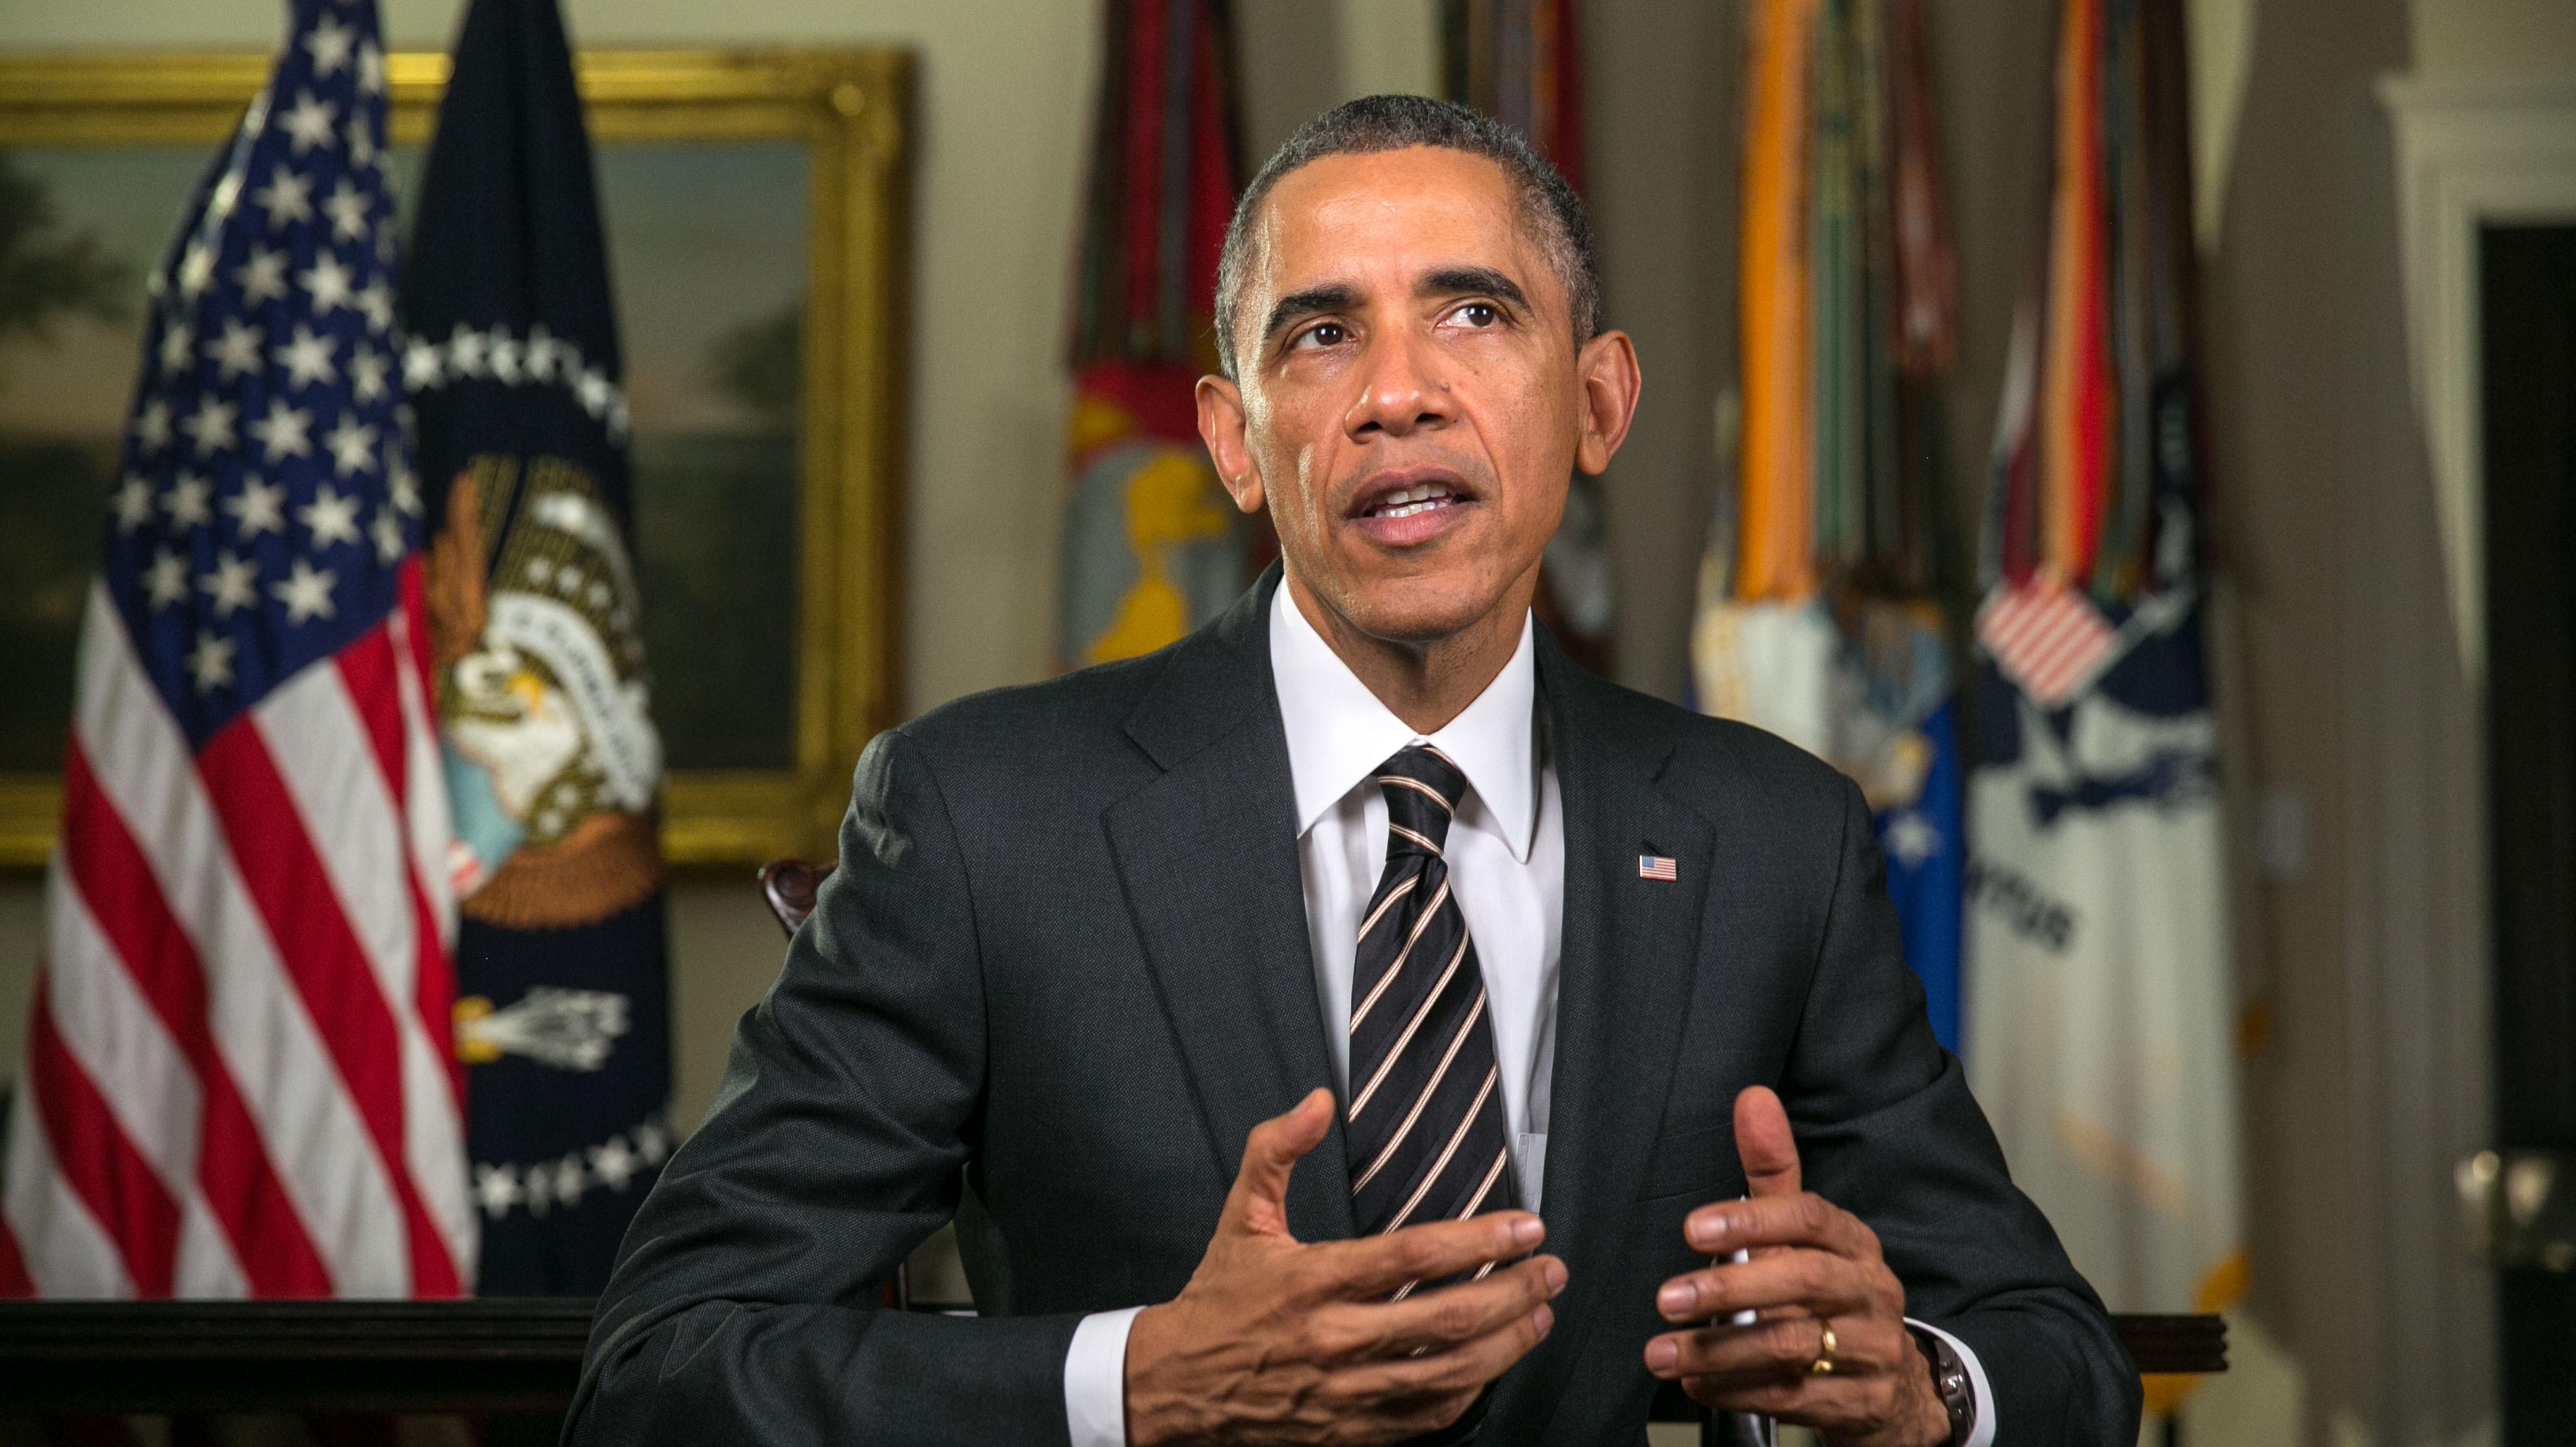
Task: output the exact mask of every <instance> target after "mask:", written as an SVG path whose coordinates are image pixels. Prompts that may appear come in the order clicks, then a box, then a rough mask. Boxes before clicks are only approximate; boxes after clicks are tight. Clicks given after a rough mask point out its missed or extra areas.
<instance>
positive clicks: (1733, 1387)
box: [1646, 1085, 1950, 1447]
mask: <svg viewBox="0 0 2576 1447" xmlns="http://www.w3.org/2000/svg"><path fill="white" fill-rule="evenodd" d="M1735 1148H1736V1153H1737V1155H1738V1156H1740V1157H1741V1158H1742V1159H1743V1162H1744V1178H1745V1181H1746V1183H1747V1185H1748V1186H1749V1188H1750V1190H1751V1193H1752V1195H1751V1198H1750V1199H1748V1200H1742V1201H1723V1202H1718V1203H1716V1204H1713V1205H1707V1206H1702V1207H1700V1208H1699V1209H1698V1210H1696V1211H1693V1212H1691V1214H1690V1215H1689V1217H1688V1218H1687V1219H1685V1220H1684V1221H1683V1222H1682V1235H1683V1238H1684V1239H1685V1240H1687V1241H1688V1242H1689V1243H1690V1246H1691V1249H1692V1250H1694V1251H1698V1252H1701V1253H1703V1254H1706V1255H1710V1256H1727V1255H1731V1254H1732V1253H1734V1252H1736V1251H1738V1250H1749V1251H1750V1252H1751V1253H1752V1259H1751V1260H1749V1261H1742V1262H1722V1263H1719V1264H1715V1265H1711V1266H1709V1267H1707V1268H1705V1269H1703V1270H1699V1271H1692V1272H1687V1273H1685V1274H1683V1275H1680V1276H1676V1277H1674V1278H1673V1279H1672V1280H1670V1281H1667V1282H1665V1283H1664V1285H1663V1289H1662V1290H1661V1291H1659V1292H1658V1293H1656V1297H1655V1306H1656V1309H1657V1310H1658V1311H1660V1312H1661V1313H1662V1315H1663V1317H1664V1319H1665V1320H1666V1321H1671V1322H1680V1323H1697V1325H1693V1326H1689V1327H1688V1328H1687V1329H1685V1330H1681V1331H1673V1332H1666V1333H1665V1334H1663V1335H1662V1336H1659V1337H1656V1338H1655V1339H1654V1340H1652V1341H1649V1342H1647V1343H1646V1367H1647V1369H1648V1370H1649V1371H1652V1372H1653V1373H1654V1374H1655V1375H1656V1376H1658V1377H1667V1378H1674V1379H1678V1380H1679V1381H1680V1382H1681V1384H1682V1389H1683V1390H1684V1391H1686V1392H1688V1393H1689V1394H1690V1396H1691V1400H1693V1401H1695V1402H1698V1403H1699V1404H1701V1405H1702V1406H1707V1407H1723V1408H1726V1409H1728V1410H1731V1411H1738V1412H1759V1413H1763V1414H1765V1415H1767V1416H1771V1417H1776V1418H1778V1419H1779V1420H1781V1421H1783V1422H1796V1423H1799V1424H1802V1425H1804V1426H1807V1427H1812V1428H1814V1429H1815V1430H1816V1432H1817V1433H1818V1434H1819V1435H1820V1436H1822V1437H1823V1438H1824V1440H1825V1441H1826V1442H1827V1443H1828V1444H1830V1447H1940V1444H1941V1443H1944V1442H1946V1441H1948V1440H1949V1437H1950V1418H1949V1413H1948V1412H1947V1410H1946V1409H1945V1408H1944V1407H1943V1406H1942V1404H1941V1397H1940V1394H1939V1393H1938V1392H1937V1391H1935V1390H1934V1388H1933V1385H1932V1374H1931V1372H1930V1370H1929V1369H1928V1367H1927V1366H1926V1364H1925V1362H1924V1360H1923V1353H1922V1352H1921V1350H1920V1349H1918V1348H1917V1347H1916V1346H1915V1344H1914V1336H1913V1333H1912V1331H1911V1330H1910V1329H1909V1328H1908V1327H1907V1326H1906V1325H1905V1286H1904V1283H1902V1282H1900V1281H1898V1280H1897V1279H1896V1273H1895V1272H1893V1271H1890V1270H1888V1269H1887V1262H1886V1261H1885V1260H1884V1259H1882V1258H1881V1257H1880V1255H1879V1251H1878V1235H1877V1233H1876V1232H1873V1231H1871V1230H1870V1229H1869V1227H1868V1226H1866V1225H1864V1224H1863V1223H1862V1221H1861V1219H1860V1218H1859V1217H1858V1216H1855V1215H1853V1214H1852V1213H1850V1212H1849V1211H1846V1210H1843V1209H1842V1208H1841V1207H1839V1206H1836V1205H1834V1204H1833V1203H1832V1202H1830V1201H1827V1200H1826V1199H1825V1198H1824V1197H1822V1196H1818V1195H1816V1194H1814V1193H1812V1192H1809V1191H1805V1190H1802V1189H1800V1186H1799V1182H1798V1146H1797V1142H1796V1140H1795V1138H1794V1137H1792V1136H1791V1135H1790V1133H1789V1116H1788V1112H1787V1111H1785V1110H1783V1109H1782V1108H1781V1105H1780V1097H1778V1096H1776V1095H1774V1094H1772V1093H1771V1092H1770V1091H1769V1090H1767V1089H1764V1088H1763V1087H1761V1086H1758V1085H1757V1086H1754V1087H1752V1088H1751V1089H1749V1090H1746V1091H1745V1092H1744V1093H1743V1094H1741V1095H1739V1096H1737V1097H1736V1098H1735ZM1741 1311H1752V1312H1755V1313H1757V1317H1756V1319H1755V1321H1754V1322H1753V1323H1752V1324H1751V1325H1747V1326H1736V1325H1734V1324H1733V1322H1734V1318H1735V1315H1736V1313H1738V1312H1741Z"/></svg>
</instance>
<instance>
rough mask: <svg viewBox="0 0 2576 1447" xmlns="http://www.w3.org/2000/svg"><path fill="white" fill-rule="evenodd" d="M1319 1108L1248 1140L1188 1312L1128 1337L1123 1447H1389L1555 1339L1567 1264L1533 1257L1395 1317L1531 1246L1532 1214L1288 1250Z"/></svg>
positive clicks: (1140, 1320) (1145, 1323) (1321, 1115)
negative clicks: (1292, 1199) (1294, 1185)
mask: <svg viewBox="0 0 2576 1447" xmlns="http://www.w3.org/2000/svg"><path fill="white" fill-rule="evenodd" d="M1333 1108H1334V1106H1333V1093H1332V1092H1331V1091H1329V1090H1320V1089H1319V1090H1317V1091H1315V1092H1314V1093H1313V1094H1311V1095H1309V1096H1307V1097H1306V1098H1305V1099H1304V1100H1303V1101H1300V1102H1299V1103H1298V1105H1297V1108H1296V1109H1294V1110H1291V1111H1289V1112H1288V1113H1287V1114H1286V1115H1282V1116H1276V1117H1273V1118H1272V1119H1270V1120H1266V1121H1263V1122H1262V1123H1261V1124H1259V1125H1257V1126H1255V1127H1253V1129H1252V1134H1251V1135H1250V1136H1249V1137H1248V1138H1246V1139H1245V1141H1244V1145H1243V1169H1242V1170H1241V1171H1240V1172H1238V1173H1237V1174H1236V1176H1235V1179H1234V1189H1233V1191H1232V1192H1230V1193H1229V1194H1228V1195H1227V1196H1226V1200H1225V1213H1224V1215H1222V1216H1220V1217H1219V1218H1218V1219H1217V1226H1216V1236H1215V1238H1214V1239H1212V1240H1211V1241H1209V1242H1208V1249H1207V1255H1206V1256H1205V1257H1203V1258H1201V1259H1200V1261H1199V1269H1198V1271H1197V1272H1196V1273H1195V1274H1193V1275H1192V1276H1191V1277H1190V1284H1189V1285H1188V1286H1186V1287H1183V1288H1182V1289H1181V1294H1180V1295H1179V1296H1177V1297H1174V1298H1173V1299H1172V1300H1170V1301H1168V1302H1165V1303H1163V1304H1162V1305H1160V1306H1149V1307H1147V1308H1145V1310H1143V1311H1142V1312H1139V1313H1138V1314H1137V1316H1136V1320H1135V1323H1134V1325H1133V1326H1131V1327H1130V1328H1129V1330H1128V1333H1127V1440H1128V1442H1129V1443H1130V1444H1131V1447H1156V1444H1160V1443H1166V1442H1190V1441H1198V1440H1203V1439H1213V1440H1221V1441H1225V1442H1242V1443H1355V1444H1356V1443H1372V1442H1395V1441H1400V1440H1402V1439H1404V1438H1406V1437H1411V1436H1415V1435H1417V1434H1420V1433H1423V1432H1429V1431H1432V1430H1435V1429H1437V1428H1440V1427H1445V1426H1447V1425H1448V1424H1449V1423H1451V1422H1454V1421H1456V1420H1457V1419H1458V1416H1459V1414H1460V1413H1462V1412H1464V1411H1466V1410H1467V1408H1468V1407H1469V1406H1470V1405H1472V1404H1473V1403H1474V1402H1475V1400H1476V1395H1477V1393H1479V1392H1481V1391H1483V1390H1484V1389H1485V1384H1486V1383H1488V1382H1490V1381H1492V1380H1493V1379H1494V1378H1496V1377H1498V1376H1501V1375H1502V1374H1503V1372H1504V1370H1505V1369H1506V1368H1508V1367H1510V1366H1511V1364H1512V1363H1514V1362H1516V1361H1519V1360H1520V1359H1521V1357H1522V1356H1523V1355H1524V1354H1526V1353H1527V1352H1528V1351H1529V1349H1530V1348H1532V1347H1534V1346H1537V1345H1538V1344H1539V1342H1540V1341H1542V1340H1543V1339H1545V1338H1546V1336H1547V1333H1548V1328H1549V1327H1551V1326H1552V1325H1554V1324H1555V1319H1556V1318H1555V1313H1554V1312H1553V1311H1551V1310H1550V1309H1549V1307H1548V1305H1547V1303H1548V1301H1549V1299H1550V1298H1552V1297H1554V1296H1555V1295H1556V1294H1557V1293H1558V1292H1559V1291H1562V1290H1564V1289H1565V1263H1564V1262H1562V1261H1559V1260H1557V1259H1556V1258H1555V1257H1553V1256H1535V1257H1532V1258H1530V1259H1529V1260H1526V1261H1521V1262H1518V1263H1516V1264H1514V1265H1511V1266H1506V1267H1497V1268H1496V1269H1495V1270H1494V1271H1493V1273H1492V1274H1491V1275H1488V1276H1487V1277H1485V1279H1484V1280H1482V1281H1474V1282H1466V1283H1462V1284H1460V1285H1457V1286H1450V1287H1443V1288H1441V1289H1440V1290H1437V1291H1431V1292H1423V1293H1418V1294H1415V1295H1410V1296H1407V1297H1406V1298H1405V1299H1404V1300H1402V1301H1388V1300H1387V1299H1386V1298H1387V1296H1388V1295H1389V1294H1390V1293H1392V1292H1394V1291H1395V1290H1396V1288H1398V1287H1400V1286H1403V1285H1404V1284H1405V1283H1406V1282H1409V1281H1436V1280H1438V1279H1440V1278H1441V1277H1444V1276H1450V1275H1454V1274H1455V1273H1458V1272H1461V1271H1470V1270H1473V1269H1475V1268H1476V1267H1479V1266H1482V1265H1484V1264H1485V1263H1487V1262H1490V1261H1505V1260H1510V1259H1511V1258H1513V1257H1515V1256H1519V1255H1521V1254H1523V1253H1524V1252H1527V1251H1529V1250H1530V1249H1532V1248H1533V1247H1535V1246H1537V1245H1538V1244H1539V1242H1540V1241H1541V1240H1543V1239H1544V1238H1545V1237H1546V1235H1547V1231H1546V1228H1545V1227H1543V1226H1541V1225H1540V1224H1539V1219H1538V1217H1536V1216H1533V1215H1531V1214H1530V1213H1529V1212H1527V1211H1495V1212H1492V1213H1490V1214H1487V1215H1483V1216H1476V1217H1472V1218H1470V1219H1468V1220H1464V1221H1435V1222H1431V1223H1428V1224H1426V1225H1421V1226H1408V1227H1405V1228H1404V1229H1403V1230H1400V1231H1394V1232H1390V1233H1388V1234H1386V1235H1383V1236H1371V1237H1366V1238H1364V1239H1361V1240H1357V1241H1319V1242H1315V1243H1313V1244H1311V1245H1310V1244H1306V1243H1302V1242H1300V1241H1298V1240H1297V1238H1295V1237H1294V1236H1291V1235H1289V1234H1288V1212H1287V1206H1286V1197H1287V1192H1288V1171H1289V1168H1290V1167H1292V1166H1294V1165H1295V1164H1296V1163H1297V1158H1298V1157H1300V1156H1302V1155H1304V1154H1306V1153H1307V1152H1308V1151H1311V1150H1313V1149H1314V1148H1315V1146H1316V1144H1317V1143H1318V1142H1320V1141H1322V1140H1323V1139H1324V1133H1325V1131H1326V1130H1327V1129H1329V1128H1330V1126H1331V1125H1332V1120H1333Z"/></svg>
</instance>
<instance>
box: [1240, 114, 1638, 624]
mask: <svg viewBox="0 0 2576 1447" xmlns="http://www.w3.org/2000/svg"><path fill="white" fill-rule="evenodd" d="M1256 224H1257V226H1258V231H1257V233H1256V235H1255V237H1254V245H1253V248H1252V251H1251V255H1250V265H1249V267H1248V268H1247V272H1246V276H1245V282H1244V286H1243V289H1242V298H1241V301H1240V303H1239V307H1238V310H1237V313H1236V315H1235V318H1234V321H1235V326H1236V337H1237V340H1236V359H1237V369H1238V372H1239V374H1240V377H1241V381H1240V384H1239V385H1238V384H1234V383H1228V382H1226V381H1224V380H1223V379H1221V378H1213V377H1211V378H1207V379H1203V380H1202V381H1201V382H1200V384H1199V426H1200V431H1201V433H1202V434H1203V435H1204V436H1205V437H1206V438H1207V442H1208V447H1209V450H1210V452H1211V454H1212V455H1213V456H1214V458H1215V459H1216V463H1217V468H1218V471H1219V473H1220V474H1221V475H1222V476H1223V477H1224V478H1225V480H1226V485H1227V487H1228V489H1229V490H1230V491H1232V492H1233V494H1234V497H1235V500H1236V502H1237V503H1238V504H1239V505H1241V506H1242V507H1243V508H1244V510H1245V511H1247V512H1249V511H1253V510H1255V509H1257V508H1260V507H1262V506H1264V505H1265V504H1266V505H1267V506H1268V508H1269V510H1270V516H1271V520H1272V522H1273V523H1274V524H1275V525H1276V526H1277V528H1278V531H1279V545H1280V550H1281V552H1282V553H1283V554H1285V556H1286V561H1287V566H1288V570H1289V572H1290V574H1291V575H1292V576H1293V577H1294V578H1295V579H1296V580H1297V581H1298V582H1300V583H1302V584H1303V585H1304V587H1305V588H1306V589H1307V590H1308V591H1309V592H1310V593H1311V594H1313V595H1314V597H1315V599H1316V601H1318V602H1320V603H1321V604H1323V605H1324V606H1325V607H1326V608H1327V609H1329V610H1331V611H1332V612H1334V613H1337V614H1339V615H1340V616H1341V617H1342V618H1343V619H1345V620H1347V621H1348V622H1349V623H1351V624H1352V625H1353V626H1355V627H1357V628H1358V629H1359V630H1360V631H1361V632H1363V633H1366V634H1369V635H1371V636H1374V637H1378V638H1382V639H1388V640H1393V641H1403V642H1409V643H1430V642H1434V641H1436V640H1439V639H1442V638H1445V637H1449V636H1451V635H1453V634H1457V633H1459V632H1460V631H1462V630H1464V629H1465V628H1467V627H1468V626H1469V625H1471V624H1473V623H1475V622H1477V621H1478V620H1480V619H1483V618H1486V617H1489V616H1493V615H1495V614H1496V612H1497V610H1498V609H1508V610H1509V617H1510V619H1511V621H1512V622H1513V625H1514V627H1515V629H1517V621H1518V618H1519V613H1520V610H1521V609H1524V608H1526V607H1527V606H1528V604H1529V597H1530V593H1531V591H1532V589H1533V588H1534V587H1535V585H1536V581H1537V575H1538V562H1539V554H1540V553H1541V551H1542V550H1544V549H1545V548H1546V546H1547V541H1548V538H1549V537H1550V536H1551V535H1552V534H1553V533H1554V532H1555V531H1556V524H1557V519H1558V518H1559V516H1560V515H1561V514H1562V513H1563V512H1564V509H1565V492H1566V485H1567V482H1568V479H1569V477H1570V476H1571V474H1572V472H1573V470H1574V468H1575V467H1577V466H1581V467H1583V469H1584V470H1585V471H1586V472H1598V471H1600V470H1601V468H1602V467H1604V466H1605V465H1607V463H1608V462H1609V458H1610V454H1611V453H1612V452H1613V451H1615V450H1616V449H1617V447H1618V444H1619V439H1620V438H1621V437H1622V436H1623V435H1624V434H1625V432H1626V429H1627V422H1628V417H1629V414H1630V411H1631V409H1632V408H1633V407H1634V404H1635V398H1636V361H1635V354H1634V352H1633V351H1632V350H1631V349H1630V347H1629V344H1628V341H1627V338H1625V337H1623V336H1620V335H1618V334H1616V333H1610V334H1606V335H1604V336H1601V337H1598V338H1595V339H1594V340H1593V341H1592V342H1591V343H1589V344H1587V345H1585V346H1583V347H1581V348H1578V347H1577V346H1576V345H1575V342H1574V335H1573V323H1572V320H1571V317H1570V314H1569V305H1568V298H1567V296H1566V294H1565V287H1564V285H1563V283H1562V282H1561V281H1560V279H1559V277H1558V274H1557V272H1556V269H1555V268H1554V267H1553V266H1552V265H1550V264H1549V260H1548V257H1547V254H1546V252H1545V251H1544V250H1543V248H1542V246H1541V244H1540V243H1539V241H1538V239H1537V238H1536V237H1534V236H1533V235H1531V234H1530V228H1529V227H1528V225H1527V224H1526V223H1525V221H1524V219H1523V216H1522V213H1521V209H1520V199H1519V197H1518V195H1517V194H1516V192H1515V191H1514V189H1513V187H1512V184H1511V181H1510V179H1509V178H1508V177H1507V176H1506V175H1505V173H1504V171H1503V169H1502V168H1501V167H1500V166H1498V165H1496V164H1495V163H1493V162H1491V161H1488V160H1486V159H1484V158H1483V157H1481V156H1473V155H1469V154H1467V153H1465V152H1462V151H1452V150H1446V149H1440V148H1433V147H1417V148H1413V149H1410V150H1402V151H1387V152H1380V153H1377V154H1372V155H1357V156H1327V157H1325V158H1323V159H1321V160H1318V161H1315V162H1312V163H1310V164H1308V165H1305V166H1302V167H1300V168H1298V169H1297V170H1295V171H1292V172H1290V173H1289V174H1288V175H1287V176H1286V177H1284V178H1282V179H1281V180H1280V182H1279V183H1278V185H1277V186H1276V187H1275V188H1274V189H1273V190H1272V191H1271V193H1270V195H1269V196H1268V198H1267V199H1266V201H1265V203H1264V205H1263V206H1262V209H1261V213H1260V216H1259V218H1258V221H1257V223H1256Z"/></svg>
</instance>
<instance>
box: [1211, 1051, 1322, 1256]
mask: <svg viewBox="0 0 2576 1447" xmlns="http://www.w3.org/2000/svg"><path fill="white" fill-rule="evenodd" d="M1332 1124H1333V1093H1332V1092H1331V1091H1329V1090H1326V1089H1324V1088H1323V1087H1322V1086H1317V1087H1316V1088H1315V1089H1314V1090H1312V1091H1309V1092H1308V1093H1307V1095H1306V1098H1305V1099H1304V1100H1301V1101H1299V1102H1297V1104H1296V1105H1295V1106H1294V1107H1293V1108H1291V1109H1290V1110H1289V1111H1288V1113H1287V1114H1285V1115H1274V1116H1272V1117H1271V1118H1270V1119H1268V1120H1265V1121H1263V1122H1262V1123H1261V1124H1259V1125H1256V1126H1254V1127H1253V1128H1252V1132H1251V1134H1249V1135H1246V1136H1245V1137H1244V1138H1243V1165H1242V1167H1241V1169H1239V1170H1237V1171H1236V1172H1235V1173H1234V1188H1233V1189H1232V1190H1230V1191H1228V1192H1227V1193H1226V1197H1225V1210H1224V1212H1223V1213H1222V1214H1220V1215H1219V1216H1218V1217H1217V1230H1218V1232H1219V1233H1220V1234H1222V1233H1223V1232H1224V1231H1226V1230H1227V1229H1228V1228H1229V1227H1230V1228H1232V1229H1235V1230H1240V1231H1249V1232H1253V1233H1255V1234H1260V1235H1270V1236H1285V1235H1287V1234H1288V1172H1289V1169H1290V1168H1291V1167H1293V1166H1295V1165H1296V1164H1297V1159H1298V1157H1300V1156H1303V1155H1304V1154H1306V1152H1308V1151H1311V1150H1313V1149H1314V1148H1315V1147H1316V1146H1317V1145H1319V1144H1321V1143H1322V1142H1323V1139H1324V1133H1325V1131H1327V1130H1329V1129H1331V1127H1332Z"/></svg>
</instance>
